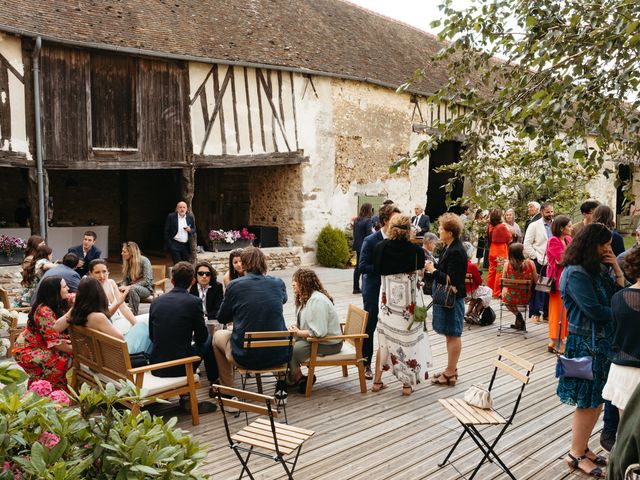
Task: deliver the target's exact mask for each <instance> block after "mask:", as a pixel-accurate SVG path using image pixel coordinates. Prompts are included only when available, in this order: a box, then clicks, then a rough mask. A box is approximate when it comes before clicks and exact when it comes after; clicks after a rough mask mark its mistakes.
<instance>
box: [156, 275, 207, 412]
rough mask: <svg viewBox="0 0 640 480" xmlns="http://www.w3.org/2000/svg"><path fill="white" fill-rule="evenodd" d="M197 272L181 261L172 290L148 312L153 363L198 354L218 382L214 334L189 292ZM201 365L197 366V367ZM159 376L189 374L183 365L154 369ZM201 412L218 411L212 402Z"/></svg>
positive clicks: (204, 406) (200, 306)
mask: <svg viewBox="0 0 640 480" xmlns="http://www.w3.org/2000/svg"><path fill="white" fill-rule="evenodd" d="M193 276H194V270H193V265H191V264H190V263H189V262H178V263H176V264H175V265H174V267H173V269H172V270H171V283H172V284H173V289H171V291H169V292H168V293H165V294H164V295H161V296H159V297H158V298H156V299H155V300H154V301H153V303H152V304H151V308H150V309H149V338H150V339H151V343H152V345H153V346H152V350H151V363H162V362H168V361H170V360H177V359H179V358H184V357H191V356H193V355H197V356H199V357H200V358H202V360H204V366H205V368H206V370H207V379H208V380H209V382H211V383H217V380H218V368H217V366H216V360H215V357H214V355H213V349H212V347H211V335H209V330H207V326H206V325H205V323H204V315H203V312H202V302H201V301H200V299H199V298H198V297H196V296H194V295H191V294H190V293H189V290H188V289H189V287H191V284H192V283H193ZM199 364H200V362H196V363H195V364H194V368H197V367H198V365H199ZM153 375H155V376H157V377H182V376H184V375H186V371H185V368H184V366H182V365H178V366H175V367H167V368H163V369H161V370H155V371H154V372H153ZM180 404H181V405H182V406H183V407H185V408H186V407H187V406H188V402H187V401H186V398H181V399H180ZM198 409H199V411H200V412H201V413H207V412H211V411H213V410H215V405H214V404H212V403H204V402H201V404H199V405H198Z"/></svg>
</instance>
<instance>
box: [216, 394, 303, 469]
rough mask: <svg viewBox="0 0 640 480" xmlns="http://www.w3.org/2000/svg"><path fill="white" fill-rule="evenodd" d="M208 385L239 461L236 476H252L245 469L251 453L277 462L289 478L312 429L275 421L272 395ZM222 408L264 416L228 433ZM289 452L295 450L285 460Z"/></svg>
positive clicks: (230, 445) (247, 467)
mask: <svg viewBox="0 0 640 480" xmlns="http://www.w3.org/2000/svg"><path fill="white" fill-rule="evenodd" d="M211 388H212V389H213V391H214V392H215V394H216V397H217V399H218V404H219V405H220V411H221V412H222V418H223V420H224V428H225V431H226V433H227V439H228V440H229V447H230V448H231V449H232V450H233V451H234V453H235V454H236V456H237V457H238V460H240V463H241V464H242V471H241V472H240V476H239V477H238V478H239V479H241V478H242V477H243V476H244V473H245V471H246V472H247V475H249V478H251V479H253V478H254V477H253V474H252V473H251V470H249V460H250V458H251V455H252V454H255V455H258V456H261V457H265V458H270V459H272V460H273V461H274V462H278V463H280V464H281V465H282V468H283V469H284V471H285V473H286V476H287V478H289V479H293V472H294V470H295V468H296V464H297V463H298V457H299V456H300V450H301V449H302V445H303V444H304V442H306V441H307V440H308V439H309V438H310V437H311V436H312V435H313V434H314V433H315V432H313V431H312V430H307V429H303V428H298V427H293V426H291V425H286V424H284V423H277V422H275V421H274V418H276V417H277V416H278V413H277V412H276V411H274V409H273V405H274V404H275V398H273V397H269V396H267V395H262V394H259V393H253V392H247V391H246V390H238V389H235V388H229V387H223V386H221V385H212V386H211ZM226 397H234V398H226ZM250 401H253V402H258V403H259V404H256V403H249V402H250ZM225 407H231V408H233V409H238V410H240V411H244V412H252V413H257V414H258V415H261V416H262V417H267V418H258V419H257V420H255V421H254V422H252V423H251V424H248V425H247V426H245V427H244V428H243V429H241V430H239V431H238V432H236V433H233V434H232V433H231V430H230V428H229V422H228V420H227V415H226V413H225ZM243 445H246V446H243ZM256 449H259V450H256ZM240 452H246V454H247V455H246V457H243V455H242V454H241V453H240ZM293 453H295V457H294V458H293V459H291V460H286V459H285V457H286V456H288V455H291V454H293Z"/></svg>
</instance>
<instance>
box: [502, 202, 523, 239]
mask: <svg viewBox="0 0 640 480" xmlns="http://www.w3.org/2000/svg"><path fill="white" fill-rule="evenodd" d="M504 223H505V224H506V225H507V228H508V229H509V231H510V232H511V238H512V240H513V241H514V242H517V243H522V240H524V235H522V230H521V229H520V225H518V224H517V223H516V211H515V210H514V209H513V208H509V209H507V210H506V211H505V212H504Z"/></svg>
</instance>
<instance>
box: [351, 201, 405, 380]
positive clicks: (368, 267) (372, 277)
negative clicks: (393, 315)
mask: <svg viewBox="0 0 640 480" xmlns="http://www.w3.org/2000/svg"><path fill="white" fill-rule="evenodd" d="M396 213H400V209H398V207H396V206H395V205H393V204H390V205H383V206H382V207H380V210H379V211H378V217H379V219H380V225H381V228H380V230H378V231H377V232H375V233H372V234H371V235H369V236H368V237H366V238H365V239H364V240H363V242H362V248H361V250H360V263H359V264H358V267H359V268H360V272H362V303H363V305H364V309H365V310H366V312H367V313H368V314H369V318H368V320H367V332H366V333H367V335H369V338H366V339H365V340H364V343H363V345H362V355H363V356H364V358H365V374H364V375H365V377H366V378H367V380H371V379H373V373H372V371H371V360H372V358H373V334H374V332H375V331H376V326H377V325H378V297H379V296H380V274H378V273H377V272H375V270H374V255H373V251H374V249H375V246H376V245H377V244H378V243H380V242H381V241H382V240H383V239H385V238H387V228H388V225H389V220H391V217H393V216H394V215H395V214H396Z"/></svg>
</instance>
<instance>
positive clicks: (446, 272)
mask: <svg viewBox="0 0 640 480" xmlns="http://www.w3.org/2000/svg"><path fill="white" fill-rule="evenodd" d="M439 224H440V225H439V227H438V233H439V235H440V240H441V241H442V243H443V244H444V246H445V248H444V252H443V253H442V255H441V256H440V259H439V260H438V266H437V268H436V266H435V265H433V263H432V262H426V263H425V267H424V268H425V270H426V271H427V272H429V273H431V274H433V278H434V282H433V295H432V298H433V329H434V330H435V331H436V332H438V333H439V334H440V335H444V336H445V338H446V341H447V367H446V368H445V369H444V370H443V371H442V372H441V373H438V374H436V375H435V376H434V377H433V378H432V379H431V383H432V384H434V385H447V386H454V385H455V384H456V382H457V380H458V359H459V358H460V352H461V351H462V340H461V339H460V336H461V335H462V328H463V325H464V297H465V278H466V274H467V254H466V253H465V251H464V247H463V246H462V242H461V241H460V234H461V233H462V221H460V217H458V216H457V215H456V214H455V213H445V214H444V215H442V216H441V217H440V219H439Z"/></svg>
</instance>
